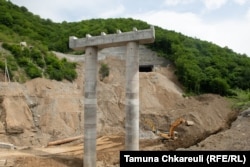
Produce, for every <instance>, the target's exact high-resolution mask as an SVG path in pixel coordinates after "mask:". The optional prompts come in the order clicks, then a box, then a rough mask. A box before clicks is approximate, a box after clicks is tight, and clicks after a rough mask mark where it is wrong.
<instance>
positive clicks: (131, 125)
mask: <svg viewBox="0 0 250 167" xmlns="http://www.w3.org/2000/svg"><path fill="white" fill-rule="evenodd" d="M125 126H126V138H125V148H126V150H139V43H138V42H128V43H127V55H126V125H125Z"/></svg>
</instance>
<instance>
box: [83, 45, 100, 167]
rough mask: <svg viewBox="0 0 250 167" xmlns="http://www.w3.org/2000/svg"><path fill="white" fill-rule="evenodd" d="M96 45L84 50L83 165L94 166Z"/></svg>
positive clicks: (85, 166) (86, 166)
mask: <svg viewBox="0 0 250 167" xmlns="http://www.w3.org/2000/svg"><path fill="white" fill-rule="evenodd" d="M97 51H98V49H97V47H86V50H85V84H84V86H85V88H84V91H85V93H84V97H85V99H84V160H83V161H84V167H95V166H96V123H97V114H96V113H97V98H96V86H97Z"/></svg>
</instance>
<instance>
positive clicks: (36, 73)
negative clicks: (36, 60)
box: [25, 64, 42, 79]
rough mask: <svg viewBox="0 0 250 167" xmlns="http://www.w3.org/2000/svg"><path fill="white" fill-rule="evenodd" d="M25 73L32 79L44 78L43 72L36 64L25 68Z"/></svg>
mask: <svg viewBox="0 0 250 167" xmlns="http://www.w3.org/2000/svg"><path fill="white" fill-rule="evenodd" d="M25 71H26V73H27V75H28V76H29V77H30V78H32V79H33V78H38V77H42V72H41V70H39V69H38V68H37V67H36V66H35V65H34V64H29V65H28V67H26V68H25Z"/></svg>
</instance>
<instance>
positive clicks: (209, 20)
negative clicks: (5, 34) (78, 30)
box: [10, 0, 250, 57]
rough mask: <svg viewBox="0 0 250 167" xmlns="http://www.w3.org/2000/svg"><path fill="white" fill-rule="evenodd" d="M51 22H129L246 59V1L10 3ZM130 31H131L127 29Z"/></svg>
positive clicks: (249, 48)
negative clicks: (224, 49)
mask: <svg viewBox="0 0 250 167" xmlns="http://www.w3.org/2000/svg"><path fill="white" fill-rule="evenodd" d="M10 1H11V2H12V3H14V4H16V5H19V6H25V7H26V8H27V9H28V10H29V11H30V12H32V13H33V14H36V15H39V16H40V17H41V18H45V19H51V20H52V21H54V22H62V21H67V22H76V21H81V20H86V19H93V18H133V19H139V20H142V21H145V22H147V23H148V24H151V25H156V26H159V27H162V28H164V29H168V30H174V31H176V32H180V33H182V34H184V35H187V36H190V37H194V38H198V39H201V40H206V41H209V42H213V43H215V44H217V45H219V46H221V47H229V48H231V49H232V50H234V51H235V52H237V53H241V54H247V55H248V56H249V57H250V0H10ZM131 30H132V28H131Z"/></svg>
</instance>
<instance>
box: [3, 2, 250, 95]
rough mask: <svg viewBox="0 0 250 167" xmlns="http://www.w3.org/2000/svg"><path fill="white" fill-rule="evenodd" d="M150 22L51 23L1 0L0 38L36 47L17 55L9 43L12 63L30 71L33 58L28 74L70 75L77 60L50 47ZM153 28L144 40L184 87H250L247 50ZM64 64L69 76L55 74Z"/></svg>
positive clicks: (225, 90)
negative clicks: (168, 63) (173, 69)
mask: <svg viewBox="0 0 250 167" xmlns="http://www.w3.org/2000/svg"><path fill="white" fill-rule="evenodd" d="M149 26H150V25H149V24H148V23H146V22H143V21H140V20H134V19H131V18H128V19H122V18H119V19H92V20H84V21H81V22H69V23H68V22H62V23H53V22H52V21H51V20H49V19H42V18H40V17H39V16H37V15H34V14H32V13H30V12H29V11H28V10H27V9H26V8H25V7H18V6H16V5H14V4H12V3H11V2H8V1H6V0H0V42H4V43H6V44H7V45H10V44H11V43H12V44H13V43H14V44H18V43H19V42H21V41H26V42H27V43H29V45H32V46H34V48H35V50H36V52H37V53H38V52H39V55H40V57H39V56H38V58H37V57H36V56H35V58H34V57H33V55H34V54H33V53H32V52H33V51H29V52H30V53H28V54H27V55H26V53H23V52H24V50H23V51H20V50H19V51H20V52H19V51H18V52H17V53H16V54H17V55H19V54H22V58H20V57H18V56H17V55H16V54H15V53H13V49H9V50H10V51H11V52H12V54H13V55H14V56H13V57H12V58H10V59H11V60H12V64H15V65H13V66H16V67H15V68H16V69H19V68H21V69H24V70H23V71H26V73H29V72H28V71H29V70H28V69H25V67H26V65H27V63H30V62H31V63H33V64H32V65H31V67H30V68H31V69H33V71H35V70H34V68H35V67H36V68H37V69H38V70H40V72H41V74H38V72H35V74H36V75H31V76H30V75H29V74H28V75H29V76H30V78H35V77H41V76H43V77H47V78H51V79H58V80H61V79H69V80H74V78H75V77H76V76H75V75H74V74H73V73H74V72H72V71H68V69H69V68H71V69H72V67H75V65H72V64H70V63H68V62H66V60H62V61H59V60H58V59H57V58H55V57H53V55H52V54H51V53H50V52H48V51H52V50H54V51H60V52H64V53H67V52H73V51H72V50H70V49H69V48H68V38H69V36H72V35H73V36H77V37H84V36H85V35H86V34H87V33H89V34H91V35H99V34H100V33H101V32H106V33H115V32H116V30H117V29H120V30H121V31H123V32H126V31H131V30H132V28H133V27H137V28H138V29H146V28H149ZM155 28H156V41H155V43H153V44H151V45H148V46H149V47H150V48H151V49H153V50H155V51H157V52H158V55H159V56H162V57H165V58H167V59H169V60H171V61H172V62H173V63H174V64H175V65H176V75H177V76H178V78H179V80H180V81H181V83H182V84H183V85H184V86H185V88H186V91H187V92H192V93H195V94H200V93H217V94H221V95H232V94H233V90H236V89H241V90H249V88H250V58H249V57H247V55H245V54H243V55H242V54H238V53H235V52H234V51H233V50H231V49H230V48H228V47H225V48H222V47H219V46H218V45H215V44H213V43H210V42H207V41H202V40H199V39H194V38H191V37H187V36H185V35H183V34H180V33H176V32H174V31H169V30H165V29H162V28H160V27H155ZM6 48H8V46H7V47H6ZM14 50H15V48H14ZM25 52H28V51H25ZM17 57H18V58H17ZM52 57H53V58H52ZM51 59H53V60H51ZM51 61H52V63H51ZM65 62H66V63H65ZM3 63H4V62H3V58H1V59H0V65H1V68H2V66H3ZM64 63H65V64H64ZM15 68H14V69H15ZM14 69H12V70H13V71H14ZM63 70H65V71H67V72H68V75H69V76H63V74H65V72H63V74H60V75H59V77H58V76H56V77H55V76H54V75H56V74H58V73H60V72H61V71H63ZM31 71H32V70H31Z"/></svg>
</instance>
